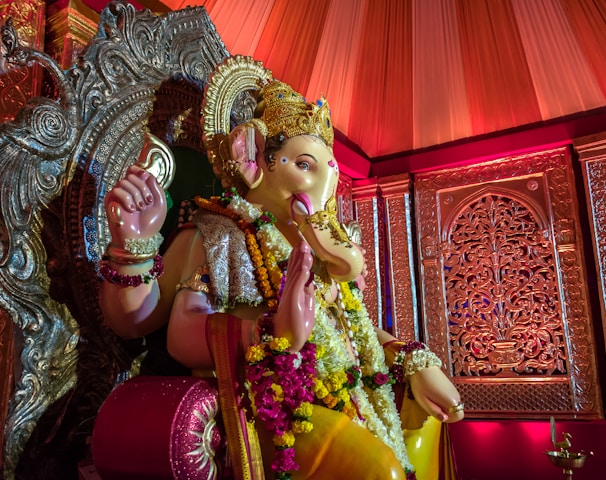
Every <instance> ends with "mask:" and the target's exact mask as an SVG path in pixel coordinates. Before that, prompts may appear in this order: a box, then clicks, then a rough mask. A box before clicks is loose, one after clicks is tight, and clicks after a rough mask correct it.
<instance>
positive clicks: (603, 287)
mask: <svg viewBox="0 0 606 480" xmlns="http://www.w3.org/2000/svg"><path fill="white" fill-rule="evenodd" d="M574 146H575V149H576V151H577V152H578V154H579V161H580V162H581V166H582V170H583V182H584V184H585V196H586V200H587V210H588V213H589V222H590V225H591V233H592V235H591V238H592V241H593V254H594V258H595V265H596V274H597V277H596V278H597V282H596V283H597V287H598V290H599V296H600V298H599V304H600V310H601V312H602V334H603V335H604V339H605V340H606V133H603V134H601V135H596V136H591V137H583V138H579V139H578V140H576V141H575V142H574Z"/></svg>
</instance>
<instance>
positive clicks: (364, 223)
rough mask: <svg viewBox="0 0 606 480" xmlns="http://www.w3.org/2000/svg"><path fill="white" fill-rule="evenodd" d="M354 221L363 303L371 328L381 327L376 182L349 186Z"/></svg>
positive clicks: (380, 241)
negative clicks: (363, 269) (361, 253)
mask: <svg viewBox="0 0 606 480" xmlns="http://www.w3.org/2000/svg"><path fill="white" fill-rule="evenodd" d="M352 199H353V208H354V218H355V220H356V221H357V222H358V224H359V226H360V230H361V234H362V247H363V248H364V250H366V256H365V258H366V266H367V269H368V275H367V276H366V290H365V291H364V299H365V303H366V307H367V309H368V314H369V315H370V318H371V320H372V322H373V324H374V325H376V326H378V327H381V328H384V327H385V317H386V312H385V304H384V302H385V289H384V285H383V279H384V278H385V262H384V261H383V259H384V254H385V252H384V248H383V235H384V232H383V226H382V223H383V205H382V202H381V199H380V196H379V186H378V182H377V179H376V178H370V179H368V180H355V181H354V183H353V186H352Z"/></svg>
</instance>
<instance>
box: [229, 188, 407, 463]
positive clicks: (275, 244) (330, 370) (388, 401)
mask: <svg viewBox="0 0 606 480" xmlns="http://www.w3.org/2000/svg"><path fill="white" fill-rule="evenodd" d="M227 208H229V209H231V210H233V211H234V212H235V213H237V214H238V215H240V217H241V218H242V219H243V220H245V221H247V222H249V223H254V222H255V220H257V219H258V218H259V217H260V216H261V215H262V211H261V210H260V209H258V208H257V207H255V206H254V205H252V204H251V203H249V202H248V201H246V200H245V199H243V198H242V197H239V196H234V197H233V198H232V199H231V202H230V203H229V205H228V207H227ZM257 239H258V241H259V243H260V245H261V247H262V248H263V249H266V250H267V251H270V252H271V253H272V254H273V255H274V257H275V258H276V260H277V261H278V262H281V261H285V260H288V258H289V257H290V253H291V252H292V246H291V245H290V244H289V243H288V241H287V240H286V239H285V238H284V236H283V235H282V233H281V232H280V231H279V230H278V229H277V228H276V227H275V226H274V225H272V224H269V223H266V224H264V225H263V226H261V228H259V229H258V230H257ZM320 292H321V289H319V288H317V289H316V302H315V305H316V306H315V322H314V328H313V331H312V336H313V339H314V342H315V344H316V346H317V348H319V349H320V350H323V351H324V352H330V353H329V354H324V355H319V356H318V359H317V365H316V368H317V373H318V378H319V379H321V380H322V379H326V378H328V377H329V376H330V375H331V374H334V373H336V372H344V371H346V370H347V369H349V368H351V367H352V366H353V365H354V361H353V360H352V359H351V358H350V355H349V352H348V350H347V346H346V344H345V343H344V342H343V341H342V339H341V337H340V336H339V333H338V332H337V330H336V329H335V328H334V326H333V324H332V319H331V317H330V316H329V314H328V311H327V310H326V309H325V308H322V306H321V304H322V302H321V300H322V299H321V298H320V295H321V293H320ZM352 293H353V294H354V296H355V297H356V299H357V300H358V301H359V303H360V305H361V306H362V307H361V308H360V309H359V310H358V311H354V312H348V314H349V319H350V321H351V323H352V326H353V329H352V330H353V332H354V341H355V342H356V344H357V346H358V347H357V348H358V352H359V354H360V367H361V369H362V375H373V374H374V373H377V372H382V373H388V369H387V366H386V364H385V355H384V353H383V348H382V347H381V344H380V343H379V340H378V338H377V335H376V333H375V331H374V328H373V325H372V322H371V320H370V318H369V316H368V312H367V310H366V308H365V307H364V304H363V302H362V295H361V293H360V292H359V291H352ZM350 395H351V398H352V400H353V402H354V403H355V404H356V406H357V408H358V410H359V412H360V416H361V417H362V418H363V420H362V419H361V418H359V417H355V418H354V419H353V421H355V422H356V423H358V424H361V425H363V426H365V427H366V428H367V429H368V430H369V431H370V432H371V433H372V434H373V435H375V436H376V437H377V438H379V439H380V440H382V441H383V442H384V443H385V444H386V445H387V446H389V447H390V448H391V449H392V450H393V451H394V453H395V455H396V457H397V458H398V460H399V462H400V463H401V464H402V466H403V467H404V469H405V470H406V471H410V470H412V469H413V467H412V465H411V464H410V461H409V460H408V455H407V453H406V446H405V444H404V437H403V433H402V425H401V422H400V416H399V412H398V411H397V409H396V406H395V397H394V394H393V391H392V389H391V386H390V385H388V384H386V385H383V386H381V387H378V388H376V389H374V390H373V389H369V388H367V387H364V386H363V384H362V382H361V381H360V382H359V384H358V386H357V387H354V388H353V389H352V390H351V391H350Z"/></svg>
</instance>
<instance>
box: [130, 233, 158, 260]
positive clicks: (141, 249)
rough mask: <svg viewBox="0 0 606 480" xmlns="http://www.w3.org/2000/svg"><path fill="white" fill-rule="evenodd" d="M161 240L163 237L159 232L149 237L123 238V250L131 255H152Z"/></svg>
mask: <svg viewBox="0 0 606 480" xmlns="http://www.w3.org/2000/svg"><path fill="white" fill-rule="evenodd" d="M163 241H164V237H163V236H162V234H160V233H159V232H158V233H156V234H155V235H154V236H153V237H150V238H127V239H125V240H124V250H126V251H127V252H128V253H132V254H133V255H150V256H151V257H154V256H155V255H156V253H158V250H159V249H160V245H162V242H163ZM151 257H150V258H151Z"/></svg>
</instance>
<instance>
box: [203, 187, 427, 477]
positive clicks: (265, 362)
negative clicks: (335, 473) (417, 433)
mask: <svg viewBox="0 0 606 480" xmlns="http://www.w3.org/2000/svg"><path fill="white" fill-rule="evenodd" d="M196 203H197V204H198V205H199V206H200V207H202V208H204V209H206V210H209V211H212V212H215V213H218V214H221V215H224V216H227V217H229V218H231V219H232V220H233V221H234V222H235V223H236V225H237V226H238V227H239V228H240V229H241V230H242V231H243V232H244V234H245V237H246V245H247V249H248V252H249V254H250V256H251V259H252V262H253V266H254V268H255V279H256V280H257V285H258V287H259V291H260V292H261V294H262V295H263V298H264V299H265V301H266V303H267V305H268V306H269V307H270V308H269V311H270V312H272V311H275V308H277V304H278V299H279V296H280V294H281V290H282V288H283V281H284V275H283V273H284V272H285V271H286V261H287V259H288V257H289V255H290V250H291V247H290V245H289V244H288V242H287V241H286V240H285V239H284V238H283V236H282V235H281V233H279V231H278V230H277V229H276V228H275V226H274V224H273V222H274V221H275V219H272V216H271V215H270V214H267V215H265V214H263V212H261V211H260V210H259V209H257V208H256V207H254V206H253V205H251V204H250V203H248V202H247V201H246V200H244V199H242V198H241V197H239V195H238V194H237V192H235V190H230V191H227V192H225V193H224V194H223V195H222V196H221V197H213V198H211V199H210V200H205V199H202V198H197V199H196ZM315 281H316V282H317V283H318V282H319V283H318V284H321V283H322V280H321V279H319V278H318V277H316V279H315ZM339 289H340V292H341V296H342V303H343V309H344V310H345V311H347V313H348V315H349V316H350V318H351V319H352V322H351V332H350V334H353V336H354V337H355V341H356V343H357V344H358V345H362V346H363V350H362V351H361V355H360V364H356V363H355V362H354V363H352V362H351V360H350V359H349V355H348V353H347V347H346V346H345V345H344V344H343V341H342V339H341V338H340V336H339V335H338V333H337V332H336V331H335V329H334V326H333V325H332V324H331V320H330V317H329V315H328V313H327V309H326V308H322V301H323V300H324V299H323V298H322V296H321V295H320V293H319V292H320V288H318V289H317V290H316V313H315V319H316V321H315V326H314V330H313V333H312V336H311V337H310V339H309V341H308V342H307V343H306V344H305V346H304V347H303V350H301V352H299V354H293V353H290V352H287V348H284V345H283V344H281V341H282V340H284V339H282V340H281V339H278V342H277V343H273V344H272V341H274V339H273V337H272V336H271V335H268V334H263V335H262V336H261V338H262V340H263V343H260V344H258V345H253V346H251V347H250V348H249V350H248V352H247V362H248V366H247V367H246V368H247V379H248V381H249V384H250V391H251V395H252V397H253V405H254V409H255V413H256V415H257V416H258V417H259V418H260V419H262V420H263V419H264V418H265V419H266V420H264V421H265V423H266V426H267V428H268V430H269V431H270V432H272V433H273V435H274V437H273V440H274V446H275V454H276V455H275V458H274V461H273V462H272V471H273V472H274V475H275V478H278V479H289V478H291V476H290V474H289V473H288V471H289V470H295V469H297V468H298V466H297V465H296V463H295V461H294V446H293V445H294V438H295V437H294V434H297V433H305V432H307V431H310V430H311V429H312V428H313V425H312V424H311V422H310V421H309V416H310V415H311V408H312V407H311V402H313V401H314V397H315V398H316V399H317V400H318V401H319V402H321V403H322V404H324V405H325V406H326V407H328V408H332V409H335V410H338V411H341V412H342V413H344V414H346V415H348V416H349V417H350V418H351V419H352V420H353V421H355V422H356V423H359V424H362V425H365V426H366V427H367V428H368V429H369V430H370V431H371V432H372V433H373V434H374V435H376V436H377V437H378V438H381V439H382V440H383V441H384V442H385V443H386V444H387V445H389V446H390V447H391V448H392V449H393V450H394V453H395V454H396V456H397V457H398V459H399V460H400V462H401V463H402V465H403V467H404V468H405V470H406V474H407V480H412V479H414V478H415V472H414V469H413V467H412V466H411V465H410V462H409V461H408V457H407V454H406V450H405V447H404V443H403V438H402V436H401V425H400V421H399V412H397V410H395V408H392V404H393V401H394V399H393V392H392V391H391V387H390V384H391V383H393V381H394V376H393V375H391V374H390V373H391V372H389V371H388V370H387V367H386V366H385V363H384V362H385V357H384V355H383V350H382V348H381V345H380V344H379V342H378V340H377V338H376V334H375V333H374V330H373V327H372V322H371V321H370V319H369V318H368V313H367V312H366V309H365V307H364V305H363V303H362V296H361V292H360V291H359V289H358V288H357V286H356V285H355V284H354V283H351V282H350V284H346V283H341V284H339ZM324 303H326V302H324ZM261 327H262V330H264V331H271V329H272V322H271V313H269V314H266V315H265V316H263V321H262V322H261ZM270 345H272V346H270ZM312 348H313V352H314V354H313V355H311V353H310V350H311V349H312ZM308 349H309V350H308ZM284 352H286V353H284ZM304 352H305V355H306V356H307V355H309V356H308V357H307V361H305V360H303V358H302V357H300V360H299V361H300V362H301V363H299V362H298V361H297V360H296V359H295V360H294V362H290V361H289V360H285V359H287V358H291V357H292V356H293V355H294V356H297V355H299V356H300V355H302V354H303V353H304ZM282 362H285V364H287V365H289V367H288V368H289V369H290V370H288V371H286V370H283V371H282V372H281V373H280V374H278V371H277V370H276V368H278V369H279V367H278V366H280V365H282ZM302 365H305V366H306V367H305V368H313V369H314V373H313V374H310V375H309V377H306V379H307V380H306V381H308V382H309V384H308V386H307V387H301V391H300V395H299V397H303V396H304V395H306V396H305V398H306V400H305V401H301V403H300V405H299V406H298V407H293V406H292V405H291V406H290V407H289V406H288V405H290V404H291V403H292V401H291V398H294V397H293V396H292V395H291V393H290V392H291V390H289V388H291V386H286V385H283V384H282V383H281V381H282V379H285V378H298V374H299V373H301V372H300V369H301V366H302ZM262 372H265V375H264V374H263V373H262ZM293 372H294V373H293ZM298 384H299V385H301V383H300V382H298ZM285 387H287V388H285ZM255 392H257V393H255ZM307 408H309V412H307ZM377 408H378V409H380V410H381V412H382V413H381V415H380V416H379V415H378V414H377V412H378V410H377ZM398 432H399V433H398Z"/></svg>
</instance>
